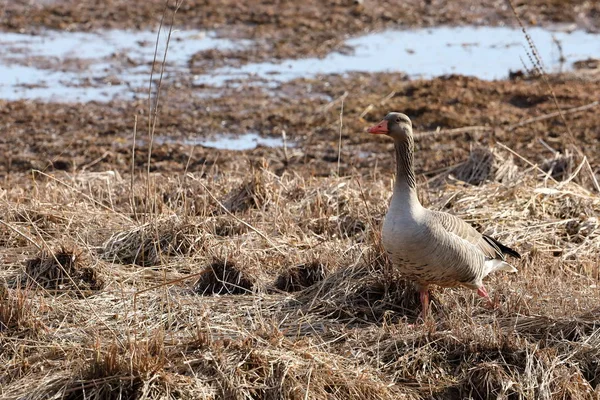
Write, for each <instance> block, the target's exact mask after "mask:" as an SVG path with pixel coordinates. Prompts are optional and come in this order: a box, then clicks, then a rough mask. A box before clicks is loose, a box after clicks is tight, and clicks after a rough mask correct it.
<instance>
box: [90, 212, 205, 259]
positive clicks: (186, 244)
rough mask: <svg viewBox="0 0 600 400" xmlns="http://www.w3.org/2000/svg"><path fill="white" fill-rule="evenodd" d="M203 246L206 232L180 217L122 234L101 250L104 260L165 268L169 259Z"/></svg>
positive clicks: (155, 222)
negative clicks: (203, 236)
mask: <svg viewBox="0 0 600 400" xmlns="http://www.w3.org/2000/svg"><path fill="white" fill-rule="evenodd" d="M201 246H202V232H201V230H200V229H199V228H198V227H197V226H195V225H192V224H188V223H184V222H181V221H180V220H178V219H176V218H168V219H165V220H157V221H153V222H149V223H146V224H143V225H141V226H138V227H135V228H133V229H130V230H128V231H123V232H118V233H115V234H114V235H113V236H111V237H110V238H109V239H108V240H107V241H106V242H105V243H104V244H103V245H102V249H101V254H102V258H104V259H105V260H107V261H110V262H113V263H119V264H135V265H139V266H142V267H150V266H157V265H161V264H162V263H163V262H164V261H165V259H166V258H167V257H169V256H182V255H189V254H190V253H192V252H194V251H196V250H198V249H199V248H201Z"/></svg>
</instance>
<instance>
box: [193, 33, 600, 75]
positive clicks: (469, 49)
mask: <svg viewBox="0 0 600 400" xmlns="http://www.w3.org/2000/svg"><path fill="white" fill-rule="evenodd" d="M528 33H529V35H530V36H531V38H532V39H533V42H534V43H535V46H536V47H537V50H538V53H539V55H540V56H541V58H542V61H543V62H544V63H545V68H546V70H547V72H554V71H557V70H559V69H560V67H561V66H563V67H564V68H565V69H570V68H571V64H572V63H573V62H574V61H577V60H582V59H586V58H589V57H600V35H598V34H592V33H586V32H584V31H581V30H576V31H572V32H570V33H569V32H564V31H552V30H548V29H544V28H530V29H528ZM556 41H558V43H560V46H561V47H562V49H563V54H562V55H561V53H560V52H559V49H558V46H557V44H556ZM345 44H346V45H347V46H350V47H352V48H354V52H353V54H349V55H345V54H340V53H332V54H329V55H328V56H326V57H325V58H322V59H318V58H306V59H299V60H287V61H284V62H282V63H269V62H265V63H254V64H247V65H245V66H242V67H241V68H221V69H219V70H216V71H214V74H212V75H202V76H199V77H197V78H196V82H198V83H204V84H213V85H215V84H221V85H222V84H224V83H226V82H227V81H229V80H231V81H235V80H239V79H244V78H246V79H247V78H248V77H254V78H260V79H267V80H271V81H280V82H281V81H288V80H291V79H295V78H300V77H310V76H314V75H317V74H333V73H347V72H389V71H398V72H405V73H407V74H408V75H409V76H411V77H424V78H431V77H435V76H440V75H445V74H461V75H471V76H475V77H478V78H481V79H488V80H491V79H503V78H507V77H508V73H509V71H511V70H513V71H516V70H519V69H523V65H524V63H525V65H528V66H530V65H531V62H530V61H529V57H528V56H527V52H528V51H529V52H530V50H529V48H528V47H527V42H526V40H525V38H524V36H523V32H522V31H521V30H520V29H516V28H504V27H437V28H429V29H415V30H405V31H385V32H379V33H372V34H369V35H365V36H361V37H357V38H353V39H349V40H347V41H346V42H345ZM561 56H562V57H563V58H564V59H563V60H562V61H561Z"/></svg>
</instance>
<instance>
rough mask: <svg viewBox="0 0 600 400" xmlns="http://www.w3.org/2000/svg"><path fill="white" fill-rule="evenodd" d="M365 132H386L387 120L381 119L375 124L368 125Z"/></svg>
mask: <svg viewBox="0 0 600 400" xmlns="http://www.w3.org/2000/svg"><path fill="white" fill-rule="evenodd" d="M367 132H369V133H373V134H382V133H388V132H389V130H388V122H387V120H385V119H384V120H383V121H381V122H380V123H378V124H377V125H373V126H372V127H370V128H369V129H368V130H367Z"/></svg>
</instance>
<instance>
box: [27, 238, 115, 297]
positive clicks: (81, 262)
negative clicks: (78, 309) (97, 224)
mask: <svg viewBox="0 0 600 400" xmlns="http://www.w3.org/2000/svg"><path fill="white" fill-rule="evenodd" d="M89 263H90V261H89V259H88V258H86V257H85V256H84V253H83V251H81V250H77V249H76V248H72V247H66V246H63V247H60V248H59V249H58V250H54V251H51V250H41V251H40V252H39V253H38V254H37V255H36V256H35V257H33V258H31V259H29V260H27V262H26V263H25V282H27V284H28V285H29V286H32V287H41V288H44V289H50V290H72V291H78V292H80V293H82V291H88V290H92V291H96V290H100V289H102V287H103V286H104V282H103V280H102V278H101V277H100V275H99V273H98V271H97V270H96V269H95V268H93V267H92V266H90V265H89Z"/></svg>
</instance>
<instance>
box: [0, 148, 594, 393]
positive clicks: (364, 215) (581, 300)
mask: <svg viewBox="0 0 600 400" xmlns="http://www.w3.org/2000/svg"><path fill="white" fill-rule="evenodd" d="M561 162H567V163H568V162H571V161H569V159H565V160H563V161H561ZM549 165H550V164H549ZM567 167H568V168H564V169H563V170H564V171H572V172H571V173H572V174H575V173H577V166H576V165H575V166H567ZM556 168H557V164H556V163H555V167H554V169H553V168H552V167H548V166H540V168H538V167H537V166H531V165H529V164H528V163H527V162H525V161H523V160H522V159H521V158H519V157H518V156H515V155H513V154H511V153H510V151H508V150H506V149H504V148H503V147H501V146H498V147H496V148H494V149H482V148H479V149H477V150H474V151H473V154H472V155H471V157H470V158H469V160H467V161H466V162H465V163H464V164H463V165H462V166H461V167H459V168H457V169H455V170H453V171H448V172H446V173H444V174H443V175H440V176H438V177H435V178H434V179H430V180H429V184H428V186H425V185H423V186H422V187H421V188H420V190H421V191H426V192H427V193H428V199H429V202H430V203H431V204H430V207H432V208H435V209H443V210H446V211H449V212H452V213H455V214H458V215H460V216H461V217H463V218H465V219H467V220H469V221H470V222H471V223H473V224H474V225H475V226H477V227H479V228H480V229H481V230H482V231H484V232H485V233H487V234H491V235H494V236H496V237H498V238H499V239H500V240H502V241H503V242H505V243H506V244H507V245H510V246H511V247H515V248H516V249H518V250H519V251H520V252H521V254H523V259H522V260H521V261H519V262H517V263H516V265H515V266H516V267H517V268H518V269H519V273H518V274H514V275H508V274H497V275H495V276H493V277H490V278H489V279H488V282H487V283H488V285H489V289H490V294H491V296H492V299H493V300H494V301H495V302H496V303H497V309H495V310H490V309H488V308H486V306H485V304H484V303H483V302H481V300H480V299H479V298H477V297H476V296H475V295H474V293H472V292H471V291H468V290H463V289H453V290H450V289H446V290H441V289H438V290H436V291H435V292H434V293H433V317H434V318H433V319H434V321H435V322H433V323H430V324H426V325H417V326H410V325H409V324H410V323H411V322H413V321H414V320H415V318H416V316H417V315H418V313H419V311H420V310H419V306H418V304H419V303H418V298H417V297H416V296H415V292H414V289H413V288H412V285H411V284H410V283H406V282H404V281H402V279H401V277H399V276H398V275H397V274H396V273H395V272H394V271H393V270H392V269H391V266H390V264H389V262H388V260H387V259H386V258H385V257H384V256H383V254H382V252H381V248H380V244H379V230H380V225H381V221H382V218H383V215H384V213H385V210H386V207H387V201H388V198H389V196H390V182H391V176H390V175H387V174H384V175H383V176H382V177H378V178H367V177H361V176H358V175H357V176H353V177H329V178H304V177H301V176H298V175H291V174H287V173H284V174H283V175H281V176H278V175H276V174H274V173H273V172H272V171H271V170H270V169H269V168H268V166H265V167H263V168H255V169H254V172H253V173H252V175H251V176H250V178H248V175H247V174H245V173H244V171H243V168H242V170H241V171H239V172H235V171H232V172H231V173H229V174H228V175H227V179H219V180H216V179H212V177H211V174H210V171H209V172H205V173H204V174H203V175H202V177H196V176H195V175H194V174H193V173H190V174H188V175H187V176H186V177H185V179H181V177H175V176H159V175H156V176H153V175H151V176H150V178H151V179H152V181H151V182H150V183H149V184H151V185H152V191H151V193H154V194H153V198H152V199H147V198H146V199H144V193H146V183H145V182H143V181H142V182H140V183H139V184H135V185H134V186H133V189H131V188H130V186H129V182H128V179H127V178H125V179H123V180H119V179H115V180H111V181H110V183H109V184H108V185H107V184H106V182H100V181H98V180H93V179H91V178H90V177H89V176H86V174H85V173H81V174H76V175H63V176H62V177H46V176H41V175H38V176H37V178H36V183H35V184H36V185H37V187H38V188H39V189H38V190H36V191H35V192H32V193H33V194H32V195H31V196H29V197H28V198H27V199H25V198H24V197H23V196H22V190H23V189H24V188H25V189H26V188H27V185H30V184H31V183H30V182H29V181H28V180H27V179H26V178H23V181H22V183H20V184H19V185H13V186H12V187H10V188H8V189H7V192H6V194H5V196H4V197H3V204H2V206H1V207H2V208H3V210H2V212H6V214H4V215H8V216H9V217H8V218H7V219H6V220H5V225H2V226H0V243H2V244H3V248H2V249H0V259H2V260H3V264H4V268H3V269H2V270H1V271H0V282H4V283H3V286H2V287H3V289H2V291H1V295H2V297H1V298H0V327H1V329H0V345H1V346H2V349H3V351H2V352H1V353H0V397H2V398H3V399H22V398H30V399H38V398H39V399H41V398H61V397H65V398H70V399H83V398H85V399H104V398H128V399H158V398H206V399H212V398H240V399H241V398H274V399H275V398H289V399H305V398H312V399H323V398H329V399H346V398H363V399H365V400H366V399H398V398H411V399H412V398H414V399H419V398H482V399H483V398H493V397H496V398H540V399H544V398H545V399H550V398H568V399H591V398H597V397H598V396H600V351H599V350H598V348H599V347H600V314H599V312H598V304H600V292H599V291H598V285H599V282H598V281H599V280H600V269H599V261H600V258H599V255H598V254H599V253H598V249H599V247H600V229H599V228H598V222H597V219H595V218H596V217H595V216H596V215H598V213H599V212H600V197H598V195H596V194H592V192H591V191H590V190H588V189H586V188H584V187H582V186H580V185H578V184H576V183H575V180H574V179H571V178H573V175H567V174H563V175H556V174H554V173H553V172H552V170H553V171H556ZM57 178H60V180H61V181H59V180H57ZM61 182H63V183H61ZM67 182H68V184H64V183H67ZM468 182H470V183H468ZM590 188H591V187H590ZM131 190H133V192H132V191H131ZM130 199H139V200H140V201H141V200H142V199H144V201H145V202H146V203H145V204H150V203H151V204H154V206H153V207H152V208H151V209H152V214H146V215H143V214H140V211H137V214H135V213H132V209H131V201H130ZM141 209H143V207H141V208H140V210H141ZM24 237H27V238H24ZM66 242H68V243H72V244H71V245H70V247H69V246H66V247H65V246H64V243H66ZM36 246H38V247H39V248H40V249H42V250H39V249H38V248H37V247H36ZM100 282H101V283H100ZM81 293H85V296H81V295H80V294H81Z"/></svg>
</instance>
